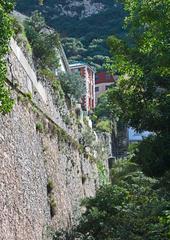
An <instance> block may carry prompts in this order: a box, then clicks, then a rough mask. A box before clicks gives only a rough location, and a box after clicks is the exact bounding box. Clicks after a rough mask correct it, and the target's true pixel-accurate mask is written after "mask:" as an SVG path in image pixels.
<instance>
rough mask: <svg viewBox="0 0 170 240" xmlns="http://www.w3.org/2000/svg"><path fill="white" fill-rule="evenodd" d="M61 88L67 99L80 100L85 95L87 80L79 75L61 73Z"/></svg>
mask: <svg viewBox="0 0 170 240" xmlns="http://www.w3.org/2000/svg"><path fill="white" fill-rule="evenodd" d="M59 80H60V83H61V87H62V89H63V91H64V93H65V95H66V96H67V97H69V98H70V97H71V98H73V99H75V100H78V101H79V100H80V99H81V98H82V97H83V96H84V94H85V80H84V79H83V78H82V77H81V76H80V74H79V73H60V74H59Z"/></svg>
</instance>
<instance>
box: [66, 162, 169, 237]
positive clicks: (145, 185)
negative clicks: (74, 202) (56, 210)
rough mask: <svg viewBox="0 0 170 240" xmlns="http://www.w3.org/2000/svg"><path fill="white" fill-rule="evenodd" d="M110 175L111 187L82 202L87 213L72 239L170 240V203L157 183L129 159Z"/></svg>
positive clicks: (103, 188) (117, 166) (107, 186)
mask: <svg viewBox="0 0 170 240" xmlns="http://www.w3.org/2000/svg"><path fill="white" fill-rule="evenodd" d="M111 176H112V185H105V186H104V187H102V188H101V189H100V190H98V192H97V194H96V196H95V197H94V198H88V199H86V200H84V201H83V203H82V204H83V205H84V206H85V207H86V211H85V213H84V214H83V215H82V217H81V219H80V223H79V224H78V226H77V227H75V229H74V231H73V233H72V238H71V237H70V238H69V239H76V237H79V239H82V240H87V239H89V240H95V239H96V240H103V239H104V240H111V239H115V240H116V239H119V240H125V239H126V240H146V239H147V240H162V239H164V240H168V239H169V236H170V231H169V229H170V222H169V216H170V215H169V211H168V209H169V201H168V198H167V199H166V196H164V197H162V196H161V195H160V193H159V192H158V191H157V187H156V186H157V184H158V181H157V180H155V179H152V178H149V177H146V176H145V175H144V174H143V173H142V172H141V171H140V169H139V166H137V165H135V164H133V163H131V162H130V161H129V160H124V161H118V162H117V163H116V164H115V165H114V167H113V169H112V173H111Z"/></svg>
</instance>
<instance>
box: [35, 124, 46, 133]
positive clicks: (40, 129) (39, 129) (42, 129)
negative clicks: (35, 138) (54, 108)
mask: <svg viewBox="0 0 170 240" xmlns="http://www.w3.org/2000/svg"><path fill="white" fill-rule="evenodd" d="M36 130H37V132H40V133H43V132H44V125H43V123H42V122H37V123H36Z"/></svg>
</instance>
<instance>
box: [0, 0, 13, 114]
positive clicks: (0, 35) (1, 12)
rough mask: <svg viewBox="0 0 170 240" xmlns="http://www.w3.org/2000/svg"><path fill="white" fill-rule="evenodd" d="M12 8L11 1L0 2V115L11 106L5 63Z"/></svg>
mask: <svg viewBox="0 0 170 240" xmlns="http://www.w3.org/2000/svg"><path fill="white" fill-rule="evenodd" d="M13 7H14V1H13V0H0V23H1V24H0V113H3V114H5V113H8V112H10V111H11V109H12V106H13V100H12V99H11V97H10V91H9V90H8V88H7V86H6V71H7V69H6V62H5V56H6V54H7V52H8V45H9V40H10V38H11V36H12V28H11V24H12V20H11V17H10V16H9V13H10V12H11V11H12V9H13Z"/></svg>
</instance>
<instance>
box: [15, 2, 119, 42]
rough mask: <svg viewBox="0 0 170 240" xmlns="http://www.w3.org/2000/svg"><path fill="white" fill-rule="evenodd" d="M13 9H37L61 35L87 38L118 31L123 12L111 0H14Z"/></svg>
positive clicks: (117, 32) (87, 39)
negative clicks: (41, 4) (39, 2)
mask: <svg viewBox="0 0 170 240" xmlns="http://www.w3.org/2000/svg"><path fill="white" fill-rule="evenodd" d="M16 9H17V10H19V11H21V12H23V13H25V14H27V15H29V14H30V13H31V12H32V11H33V10H35V9H38V10H40V11H41V12H43V14H44V16H45V17H46V20H47V22H48V23H49V25H51V26H53V27H54V28H55V29H57V30H58V31H59V32H60V33H61V34H62V36H65V37H68V36H69V37H76V38H81V39H83V40H85V41H90V40H92V39H94V38H97V37H100V38H101V37H105V36H108V35H110V34H112V33H115V34H118V35H120V34H122V17H123V14H124V13H123V10H122V6H121V5H120V4H118V3H116V1H113V0H45V1H44V5H43V6H39V5H38V1H37V0H30V1H22V0H17V6H16ZM75 26H76V27H75Z"/></svg>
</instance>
